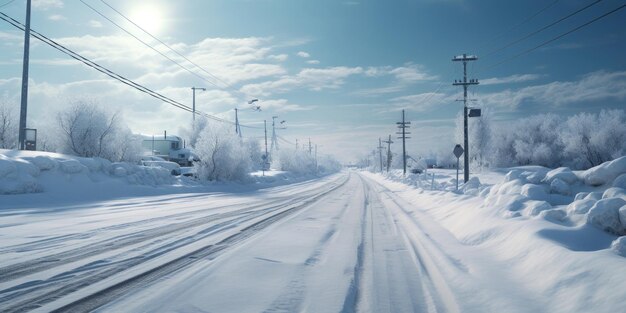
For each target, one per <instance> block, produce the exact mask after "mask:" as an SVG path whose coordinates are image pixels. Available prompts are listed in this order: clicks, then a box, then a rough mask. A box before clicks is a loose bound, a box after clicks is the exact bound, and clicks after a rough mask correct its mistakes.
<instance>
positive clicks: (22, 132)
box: [18, 0, 30, 150]
mask: <svg viewBox="0 0 626 313" xmlns="http://www.w3.org/2000/svg"><path fill="white" fill-rule="evenodd" d="M29 58H30V0H27V1H26V28H25V29H24V61H23V63H22V99H21V104H20V129H19V134H18V140H19V144H18V147H19V148H20V150H25V149H26V111H27V107H28V63H29Z"/></svg>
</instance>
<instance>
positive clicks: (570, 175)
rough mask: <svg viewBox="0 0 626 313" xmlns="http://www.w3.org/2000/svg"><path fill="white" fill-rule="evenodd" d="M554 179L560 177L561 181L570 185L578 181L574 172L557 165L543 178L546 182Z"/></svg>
mask: <svg viewBox="0 0 626 313" xmlns="http://www.w3.org/2000/svg"><path fill="white" fill-rule="evenodd" d="M555 179H560V180H561V181H563V182H565V183H567V184H569V185H572V184H574V183H576V182H577V181H578V176H576V174H574V172H572V170H571V169H569V168H567V167H559V168H556V169H553V170H551V171H549V172H548V173H546V177H545V178H544V179H543V180H544V181H546V182H548V183H552V181H553V180H555Z"/></svg>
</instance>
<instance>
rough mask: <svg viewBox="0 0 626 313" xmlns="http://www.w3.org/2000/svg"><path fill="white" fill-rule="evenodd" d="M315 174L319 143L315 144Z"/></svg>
mask: <svg viewBox="0 0 626 313" xmlns="http://www.w3.org/2000/svg"><path fill="white" fill-rule="evenodd" d="M315 174H317V144H315Z"/></svg>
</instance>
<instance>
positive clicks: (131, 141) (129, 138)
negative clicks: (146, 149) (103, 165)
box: [110, 127, 143, 163]
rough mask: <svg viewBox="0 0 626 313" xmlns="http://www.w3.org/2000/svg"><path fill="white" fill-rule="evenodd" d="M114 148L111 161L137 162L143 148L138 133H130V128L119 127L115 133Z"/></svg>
mask: <svg viewBox="0 0 626 313" xmlns="http://www.w3.org/2000/svg"><path fill="white" fill-rule="evenodd" d="M113 141H114V145H115V147H114V150H113V155H112V156H111V159H110V160H111V161H115V162H130V163H138V162H139V161H140V160H141V156H142V154H143V149H142V147H141V141H142V138H141V136H140V135H135V134H133V133H132V131H131V130H130V128H127V127H125V128H121V129H119V130H118V131H117V132H116V133H115V138H114V139H113Z"/></svg>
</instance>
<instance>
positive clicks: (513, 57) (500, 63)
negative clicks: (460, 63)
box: [483, 4, 626, 71]
mask: <svg viewBox="0 0 626 313" xmlns="http://www.w3.org/2000/svg"><path fill="white" fill-rule="evenodd" d="M624 7H626V4H623V5H621V6H619V7H617V8H615V9H613V10H611V11H609V12H607V13H604V14H602V15H600V16H598V17H596V18H594V19H592V20H590V21H588V22H586V23H584V24H582V25H579V26H578V27H576V28H573V29H571V30H569V31H567V32H565V33H563V34H560V35H558V36H556V37H554V38H552V39H550V40H548V41H545V42H543V43H541V44H540V45H538V46H535V47H533V48H530V49H528V50H525V51H524V52H521V53H518V54H516V55H514V56H512V57H510V58H507V59H504V60H502V61H500V62H498V63H495V64H492V65H490V66H488V67H486V68H485V69H484V70H483V71H486V70H490V69H492V68H494V67H496V66H499V65H502V64H503V63H506V62H509V61H511V60H514V59H516V58H518V57H520V56H522V55H525V54H528V53H530V52H533V51H535V50H537V49H539V48H541V47H543V46H545V45H548V44H550V43H552V42H554V41H557V40H559V39H561V38H563V37H565V36H567V35H569V34H571V33H573V32H575V31H578V30H579V29H581V28H584V27H586V26H588V25H590V24H592V23H594V22H596V21H598V20H601V19H603V18H605V17H607V16H609V15H611V14H613V13H615V12H617V11H619V10H621V9H623V8H624Z"/></svg>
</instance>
